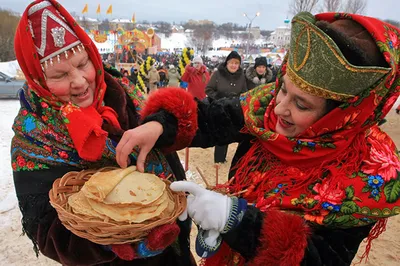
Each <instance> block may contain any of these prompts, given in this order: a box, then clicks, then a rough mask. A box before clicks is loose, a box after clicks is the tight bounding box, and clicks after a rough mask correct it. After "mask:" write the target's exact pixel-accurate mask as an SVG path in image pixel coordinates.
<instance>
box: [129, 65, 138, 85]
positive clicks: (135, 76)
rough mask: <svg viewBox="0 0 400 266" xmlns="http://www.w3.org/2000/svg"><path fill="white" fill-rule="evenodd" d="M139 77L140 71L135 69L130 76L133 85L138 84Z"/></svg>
mask: <svg viewBox="0 0 400 266" xmlns="http://www.w3.org/2000/svg"><path fill="white" fill-rule="evenodd" d="M137 75H138V69H137V68H134V69H133V71H132V72H131V75H130V80H131V81H132V83H133V84H136V82H137Z"/></svg>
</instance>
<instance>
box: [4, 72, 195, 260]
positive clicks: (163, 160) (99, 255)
mask: <svg viewBox="0 0 400 266" xmlns="http://www.w3.org/2000/svg"><path fill="white" fill-rule="evenodd" d="M110 72H113V74H116V73H117V71H112V70H110ZM105 81H106V84H107V91H106V93H105V97H104V103H105V105H106V106H109V107H111V108H113V109H114V110H115V111H116V112H117V114H118V119H119V122H120V124H121V125H122V128H123V129H125V130H126V129H129V128H134V127H136V126H138V124H139V119H140V116H139V111H140V109H141V105H142V101H143V99H142V96H141V93H140V92H139V91H138V90H137V89H136V88H135V87H134V85H132V84H131V83H129V81H128V80H127V79H126V78H121V77H119V78H115V77H112V76H111V75H110V74H107V73H106V74H105ZM20 102H21V108H20V111H19V114H18V116H17V118H16V119H15V123H14V126H13V130H14V132H15V136H14V138H13V140H12V150H11V154H12V167H13V171H14V183H15V188H16V193H17V197H18V201H19V206H20V209H21V212H22V225H23V231H24V233H25V234H26V235H27V236H28V237H29V238H30V239H31V240H32V242H33V243H34V249H35V251H36V252H37V254H38V251H40V252H41V253H42V254H44V255H45V256H47V257H49V258H51V259H53V260H56V261H58V262H60V263H62V264H63V265H134V266H140V265H171V266H172V265H182V266H183V265H192V259H191V254H190V250H189V231H190V223H189V224H188V223H185V222H179V223H178V224H179V226H180V229H181V232H180V235H179V238H178V240H177V241H176V244H174V245H173V246H170V247H168V248H167V249H166V250H164V252H163V253H162V254H160V255H157V256H155V257H150V258H146V259H137V260H134V261H123V260H121V259H119V258H118V257H116V255H114V253H113V252H111V251H109V250H107V249H105V248H104V247H103V246H101V245H98V244H95V243H93V242H90V241H88V240H86V239H83V238H80V237H78V236H76V235H74V234H73V233H71V232H70V231H69V230H67V229H66V228H65V227H64V226H63V225H62V224H61V222H60V220H59V219H58V216H57V213H56V211H55V209H54V208H53V207H52V206H51V205H50V203H49V196H48V193H49V190H50V189H51V187H52V183H53V182H54V180H55V179H57V178H59V177H61V176H63V175H64V174H65V173H67V172H69V171H80V170H83V169H88V168H95V169H98V168H101V167H104V166H117V165H116V161H115V147H116V144H117V143H118V141H119V139H120V138H121V136H122V133H123V131H121V132H118V131H116V130H114V129H113V128H111V127H110V126H109V125H108V124H107V123H104V124H103V129H104V130H106V131H108V134H109V138H108V139H107V143H106V148H105V149H104V152H103V155H102V158H101V159H100V160H98V161H96V162H88V161H84V160H82V159H81V158H80V157H79V156H78V154H77V152H76V150H74V148H73V145H72V144H71V142H70V139H69V137H68V132H67V131H66V129H65V126H64V125H63V123H61V122H59V121H58V119H61V118H60V115H59V113H58V111H54V110H52V109H51V108H50V107H49V105H48V104H47V103H45V102H44V101H41V99H40V98H39V97H37V96H36V94H35V93H34V92H33V91H31V90H30V89H29V87H25V88H24V90H23V91H22V92H21V94H20ZM136 156H137V153H136V152H134V153H133V154H132V155H131V157H130V158H131V161H132V164H135V163H136V161H135V159H136ZM146 169H147V170H148V171H153V172H155V173H156V174H162V172H164V171H166V172H172V173H173V174H174V175H175V177H176V179H178V180H182V179H184V178H185V174H184V171H183V168H182V165H181V164H180V161H179V158H178V156H177V154H176V153H171V154H169V155H167V156H164V155H163V154H162V153H161V152H159V151H157V150H153V151H152V152H151V154H150V157H149V158H148V160H147V161H146Z"/></svg>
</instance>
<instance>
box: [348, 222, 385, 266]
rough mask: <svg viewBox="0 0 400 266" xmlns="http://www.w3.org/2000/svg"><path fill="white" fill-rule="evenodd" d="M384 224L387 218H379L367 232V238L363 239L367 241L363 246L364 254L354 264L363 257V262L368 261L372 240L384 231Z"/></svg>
mask: <svg viewBox="0 0 400 266" xmlns="http://www.w3.org/2000/svg"><path fill="white" fill-rule="evenodd" d="M386 224H387V219H379V220H378V222H377V223H376V224H375V225H374V227H373V228H372V230H371V232H369V235H368V237H367V239H366V240H365V241H366V242H367V245H366V247H365V251H364V254H362V256H361V258H360V261H359V262H357V263H356V264H360V263H361V262H362V261H363V260H364V259H365V262H367V261H368V256H369V252H370V251H371V247H372V241H373V240H375V239H377V238H378V237H379V236H380V235H381V234H382V233H383V232H385V231H386Z"/></svg>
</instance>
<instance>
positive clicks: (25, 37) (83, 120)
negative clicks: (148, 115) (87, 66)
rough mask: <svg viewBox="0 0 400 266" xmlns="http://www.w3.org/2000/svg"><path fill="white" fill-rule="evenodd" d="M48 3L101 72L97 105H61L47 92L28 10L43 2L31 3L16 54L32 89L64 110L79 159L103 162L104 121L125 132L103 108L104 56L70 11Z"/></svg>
mask: <svg viewBox="0 0 400 266" xmlns="http://www.w3.org/2000/svg"><path fill="white" fill-rule="evenodd" d="M48 1H49V2H51V3H52V4H53V5H54V6H55V8H56V9H57V10H58V12H60V14H61V15H62V16H63V17H64V18H65V20H66V21H67V24H68V25H69V26H70V27H71V29H72V30H73V31H74V32H75V34H76V35H77V36H78V38H79V40H80V41H81V42H82V44H83V45H84V46H85V49H86V51H87V53H88V55H89V58H90V60H91V61H92V63H93V65H94V67H95V69H96V70H97V76H96V91H95V95H94V101H93V104H92V105H91V106H90V107H87V108H79V107H77V106H76V105H72V104H71V103H65V102H60V100H59V99H58V98H57V97H56V96H55V95H53V94H52V93H51V92H50V91H49V89H48V88H47V85H46V81H45V77H44V73H43V71H42V67H41V65H40V61H39V55H38V53H37V51H36V48H35V45H34V42H33V40H32V37H31V34H30V31H29V23H28V10H29V9H30V7H31V6H33V5H35V4H37V3H39V2H41V1H35V2H33V3H31V4H30V5H29V6H28V7H27V8H26V10H25V12H24V13H23V15H22V17H21V20H20V22H19V25H18V28H17V31H16V34H15V45H14V47H15V54H16V57H17V60H18V63H19V65H20V67H21V69H22V71H23V73H24V75H25V78H26V80H27V82H28V85H29V87H30V89H32V90H33V91H35V93H36V94H37V95H39V97H41V98H42V99H43V100H44V101H46V102H47V103H48V104H49V105H50V106H51V107H52V108H54V109H56V110H61V112H62V113H63V115H64V116H65V118H66V119H64V122H65V124H66V126H67V128H68V132H69V134H70V136H71V138H72V141H73V143H74V145H75V148H76V149H77V151H78V153H79V156H80V157H81V158H82V159H84V160H88V161H96V160H98V159H100V158H101V154H102V152H103V150H104V147H105V140H106V138H107V132H106V131H104V130H103V129H102V128H101V126H102V123H103V119H104V120H106V121H107V122H108V123H109V124H111V125H112V126H113V127H115V128H117V129H121V127H120V125H119V123H118V120H117V114H116V112H115V111H114V110H113V109H111V108H110V107H106V106H102V102H103V97H104V93H105V91H106V83H105V82H104V70H103V67H102V60H101V56H100V54H99V52H98V50H97V48H96V46H95V44H94V43H93V42H92V40H91V39H90V38H89V36H88V35H87V34H86V32H85V31H84V30H83V29H82V28H81V27H80V26H79V25H78V24H77V23H76V21H75V20H74V19H73V18H72V16H71V15H70V14H69V13H68V11H67V10H65V9H64V7H62V6H61V5H60V4H59V3H58V2H56V1H55V0H48Z"/></svg>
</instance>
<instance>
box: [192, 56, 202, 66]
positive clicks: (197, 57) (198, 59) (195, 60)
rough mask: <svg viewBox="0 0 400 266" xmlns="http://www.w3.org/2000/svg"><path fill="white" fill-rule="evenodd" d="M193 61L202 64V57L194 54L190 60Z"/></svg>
mask: <svg viewBox="0 0 400 266" xmlns="http://www.w3.org/2000/svg"><path fill="white" fill-rule="evenodd" d="M192 62H193V63H201V64H203V59H201V57H200V55H196V56H195V57H194V58H193V61H192Z"/></svg>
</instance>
